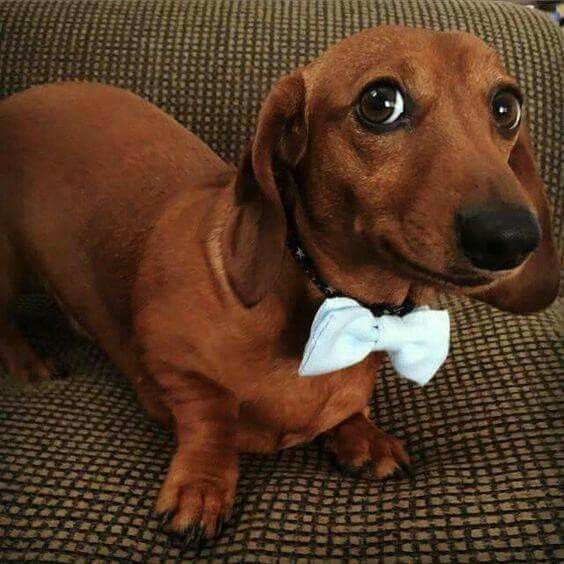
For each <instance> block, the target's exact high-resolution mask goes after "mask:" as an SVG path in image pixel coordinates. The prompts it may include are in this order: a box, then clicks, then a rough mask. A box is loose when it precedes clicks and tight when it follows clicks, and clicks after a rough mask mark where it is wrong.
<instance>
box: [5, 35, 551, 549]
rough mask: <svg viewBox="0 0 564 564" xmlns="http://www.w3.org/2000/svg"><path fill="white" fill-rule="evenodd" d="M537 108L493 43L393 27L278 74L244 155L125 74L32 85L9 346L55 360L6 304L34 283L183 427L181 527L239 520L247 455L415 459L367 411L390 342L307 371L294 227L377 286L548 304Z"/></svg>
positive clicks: (305, 280)
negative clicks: (125, 81) (146, 96)
mask: <svg viewBox="0 0 564 564" xmlns="http://www.w3.org/2000/svg"><path fill="white" fill-rule="evenodd" d="M522 114H523V94H522V93H521V90H520V88H519V85H518V83H517V81H516V80H515V79H514V78H512V77H511V76H509V75H508V74H507V72H506V71H505V70H504V69H503V67H502V64H501V63H500V60H499V59H498V57H497V55H496V54H495V53H494V51H493V50H492V49H490V48H489V47H488V46H487V45H486V44H485V43H484V42H482V41H481V40H480V39H478V38H477V37H475V36H473V35H470V34H467V33H462V32H433V31H427V30H423V29H414V28H404V27H397V26H381V27H376V28H372V29H366V30H364V31H362V32H360V33H358V34H355V35H353V36H351V37H349V38H347V39H345V40H343V41H341V42H340V43H338V44H336V45H334V46H332V47H331V48H329V50H327V51H326V52H325V53H324V54H323V55H322V56H321V57H319V58H318V59H316V60H314V61H313V62H311V63H309V64H308V65H306V66H304V67H302V68H299V69H297V70H296V71H294V72H292V73H291V74H289V75H286V76H284V77H282V78H281V79H280V80H279V81H278V82H277V83H276V84H275V85H274V87H273V88H272V90H271V91H270V93H269V94H268V95H267V97H266V99H265V101H264V103H263V104H262V107H261V110H260V112H259V116H258V121H257V126H256V130H255V133H254V136H253V138H252V141H251V143H250V144H249V146H248V147H247V148H246V150H245V151H244V154H243V156H242V158H241V161H240V164H239V166H238V167H234V166H232V165H230V164H227V163H225V162H224V161H223V160H221V159H220V158H219V157H218V156H217V155H216V154H215V153H214V152H213V151H212V150H211V149H210V148H209V147H208V146H207V145H206V144H204V142H203V141H201V140H200V139H199V138H197V137H196V136H195V135H193V134H192V133H190V132H188V131H187V130H185V129H184V128H183V127H182V126H181V125H180V124H179V123H178V122H176V121H175V120H173V119H172V118H171V117H169V116H167V115H166V114H165V113H164V112H163V111H161V110H160V109H158V108H157V107H155V106H153V105H151V104H150V103H148V102H146V101H144V100H142V99H141V98H139V97H137V96H135V95H134V94H132V93H130V92H127V91H125V90H122V89H118V88H115V87H111V86H106V85H102V84H89V83H81V82H74V83H73V82H69V83H65V82H62V83H58V84H51V85H42V86H37V87H33V88H31V89H29V90H26V91H24V92H20V93H16V94H14V95H12V96H10V97H8V98H6V99H5V100H3V101H1V102H0V203H1V206H0V358H1V359H2V360H3V361H4V363H5V364H6V366H7V370H8V371H9V372H10V373H11V374H12V375H13V376H14V377H16V378H17V379H21V380H32V381H35V380H42V379H44V378H47V377H49V375H50V373H51V372H52V369H53V365H52V364H53V363H52V360H49V359H44V358H40V357H39V356H38V354H37V353H36V352H34V351H33V350H32V348H31V347H30V345H29V344H28V343H27V342H26V341H25V339H24V337H23V335H22V334H21V332H19V330H18V328H17V327H16V326H14V325H13V324H12V323H11V322H10V320H9V310H10V304H11V303H12V302H13V299H14V298H15V297H16V296H17V295H19V294H21V293H22V291H23V289H24V288H25V287H26V284H27V283H28V281H29V280H32V279H33V280H38V281H40V282H41V284H43V285H44V287H45V288H46V289H47V290H48V292H49V293H50V294H51V295H52V296H53V297H54V298H55V299H56V300H57V301H58V302H59V303H60V305H61V308H62V310H63V312H64V313H66V314H67V315H68V316H69V317H70V318H72V319H73V320H74V321H75V322H76V323H78V325H79V326H80V327H82V328H83V329H84V330H85V331H86V332H87V333H88V335H89V336H90V337H91V338H92V339H93V340H94V341H95V342H97V343H98V344H99V345H100V346H101V347H102V348H103V350H105V351H106V353H107V354H108V355H109V357H110V358H111V360H112V361H113V362H114V363H115V365H116V366H117V367H118V368H119V370H120V371H121V372H123V373H124V374H125V375H126V376H127V377H128V378H129V380H130V381H131V383H132V385H133V386H134V388H135V390H136V393H137V396H138V398H139V401H140V403H141V404H142V405H143V406H144V408H145V409H146V411H147V412H148V415H149V416H150V417H152V418H153V419H155V420H156V421H158V422H160V423H161V424H162V425H166V426H168V427H170V428H172V429H173V431H174V434H175V438H176V450H175V453H174V455H173V457H172V461H171V463H170V466H169V470H168V473H167V475H166V478H165V480H164V483H163V485H162V487H161V489H160V493H159V495H158V499H157V502H156V511H157V512H158V514H159V515H161V516H162V517H163V523H164V526H165V527H166V528H168V529H169V530H170V531H172V532H174V533H176V534H178V535H182V538H183V539H185V540H186V542H187V543H193V542H194V543H195V542H198V541H202V540H204V539H208V538H212V537H213V536H215V535H216V534H218V532H219V530H220V529H221V526H222V524H223V523H224V522H225V520H226V519H228V518H229V516H230V513H231V511H232V506H233V500H234V495H235V490H236V484H237V479H238V455H239V453H272V452H275V451H278V450H279V449H283V448H287V447H291V446H293V445H298V444H301V443H306V442H308V441H312V440H313V439H314V438H318V437H323V438H324V441H325V445H326V448H327V450H328V451H329V453H330V454H331V456H333V457H334V458H335V460H336V461H337V462H338V463H339V464H341V465H342V466H344V467H350V468H351V469H353V470H357V469H359V468H368V469H369V471H370V473H371V474H372V475H373V476H374V477H376V478H383V477H387V476H389V475H391V474H393V473H394V472H395V471H396V470H398V469H399V468H401V466H402V465H404V464H408V463H409V456H408V454H407V452H406V450H405V448H404V445H403V443H402V441H400V440H398V439H396V438H394V437H392V436H389V435H387V434H386V433H385V432H384V431H382V430H381V429H379V428H378V427H377V426H376V425H375V424H374V423H372V422H371V421H370V420H369V417H368V415H369V413H368V402H369V400H370V398H371V395H372V392H373V387H374V385H375V380H376V377H377V371H378V367H379V366H380V365H381V363H382V359H383V356H382V353H373V354H371V355H369V356H368V357H367V358H366V359H365V360H363V361H362V362H359V363H357V364H355V365H354V366H351V367H348V368H344V369H341V370H336V371H334V372H331V373H329V374H326V375H322V376H316V377H310V378H305V377H301V376H300V375H299V374H298V366H299V363H300V359H301V356H302V353H303V350H304V344H305V343H306V341H307V339H308V335H309V331H310V327H311V323H312V319H313V317H314V315H315V313H316V310H317V309H318V308H319V306H320V304H321V303H322V301H323V299H324V295H323V294H322V293H321V292H320V290H319V288H318V285H316V284H315V283H314V281H312V279H311V277H310V276H308V273H307V272H305V271H304V269H303V268H302V265H300V264H299V263H298V262H297V261H296V260H295V258H294V256H293V254H292V252H291V251H290V249H289V247H288V245H287V241H288V240H289V238H290V237H292V236H299V240H300V241H301V243H302V245H303V247H304V249H306V250H307V254H308V257H309V258H310V260H311V263H312V264H313V265H315V270H316V272H317V274H318V275H319V277H321V278H322V279H323V280H324V281H325V282H326V283H327V284H328V285H330V286H331V287H333V288H337V289H339V290H340V291H342V292H343V293H346V295H348V296H352V297H353V298H354V299H356V300H359V301H361V302H364V303H383V304H390V305H391V306H401V305H402V304H404V303H406V301H407V300H410V301H411V302H413V303H414V304H423V303H427V302H428V301H429V300H431V299H433V297H434V296H435V295H436V293H437V292H458V293H461V294H464V295H466V296H470V297H473V298H475V299H478V300H482V301H484V302H487V303H489V304H492V305H493V306H495V307H498V308H500V309H502V310H506V311H510V312H516V313H528V312H534V311H537V310H540V309H542V308H544V307H546V306H548V305H549V304H550V303H551V302H552V301H553V299H554V298H555V296H556V295H557V292H558V284H559V259H558V256H557V251H556V249H555V244H554V242H553V239H552V237H551V226H550V221H551V220H550V213H549V206H548V202H547V196H546V193H545V188H544V186H543V183H542V180H541V178H540V177H539V174H538V172H537V170H536V167H535V162H534V156H533V151H532V146H531V140H530V136H529V133H528V132H527V128H526V125H525V119H524V116H523V115H522Z"/></svg>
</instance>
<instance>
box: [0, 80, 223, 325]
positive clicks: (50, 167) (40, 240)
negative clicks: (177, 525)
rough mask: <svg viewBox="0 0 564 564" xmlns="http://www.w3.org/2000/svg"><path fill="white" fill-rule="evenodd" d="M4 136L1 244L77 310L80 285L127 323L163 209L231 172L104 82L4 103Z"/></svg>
mask: <svg viewBox="0 0 564 564" xmlns="http://www.w3.org/2000/svg"><path fill="white" fill-rule="evenodd" d="M0 139H1V140H2V141H1V145H0V198H1V202H2V205H1V206H0V222H1V223H0V225H1V227H0V231H1V232H2V233H3V237H4V239H5V240H6V243H5V245H8V242H7V240H8V239H9V241H10V244H11V245H12V246H14V247H15V248H16V251H15V254H17V255H18V256H19V257H22V256H25V262H27V263H29V264H31V263H33V267H34V269H38V270H39V271H40V272H41V273H44V274H45V275H48V277H49V279H48V280H47V282H48V284H49V285H50V286H51V287H53V290H54V291H55V292H56V293H57V294H58V295H59V296H60V297H61V298H62V301H63V302H66V303H68V302H70V305H71V308H72V309H73V310H74V309H75V308H76V309H78V310H80V309H83V308H84V307H85V305H86V304H83V303H76V304H75V303H73V301H74V300H73V294H74V292H73V287H74V285H75V284H76V283H77V280H81V283H82V284H84V283H89V284H91V285H92V287H93V288H92V290H93V292H92V295H93V297H94V295H95V296H96V300H102V301H103V302H104V306H105V308H104V309H108V310H111V311H112V316H115V317H118V318H120V319H123V320H125V319H127V318H128V317H129V311H128V308H129V304H128V299H129V296H130V294H131V284H132V281H133V278H134V276H135V272H136V268H137V264H138V262H139V260H140V258H141V256H140V255H141V252H142V248H143V243H144V240H145V238H146V236H147V234H148V232H149V231H150V229H151V227H152V225H153V224H154V222H155V220H156V218H157V217H158V216H159V214H160V213H161V211H162V209H163V206H164V205H165V204H166V202H167V201H169V200H170V199H171V198H173V197H174V196H175V195H176V194H177V193H179V192H181V191H182V192H184V193H186V192H187V191H189V190H190V188H191V187H194V189H195V187H197V186H214V185H219V184H221V179H222V178H225V177H227V176H228V175H230V174H232V170H231V169H230V167H228V166H227V165H226V164H225V163H223V161H221V159H219V158H218V157H217V155H215V153H213V152H212V151H211V150H210V149H209V148H208V147H207V146H206V145H205V144H204V143H203V142H202V141H200V140H199V139H198V138H197V137H196V136H195V135H192V134H190V133H189V132H187V131H186V130H185V129H184V128H182V127H181V126H180V124H178V122H176V121H175V120H173V119H172V118H171V117H169V116H167V115H166V114H165V113H164V112H162V111H160V110H159V109H158V108H156V107H155V106H153V105H151V104H149V103H148V102H145V101H144V100H142V99H141V98H139V97H137V96H135V95H133V94H131V93H129V92H127V91H125V90H121V89H118V88H114V87H109V86H105V85H98V84H87V83H59V84H54V85H47V86H39V87H36V88H32V89H30V90H27V91H25V92H23V93H20V94H16V95H14V96H12V97H10V98H7V99H6V100H4V101H2V102H1V103H0ZM11 252H12V253H14V251H11ZM6 254H7V251H6ZM12 260H13V259H12ZM86 281H88V282H86ZM116 282H117V284H116ZM98 305H101V304H98Z"/></svg>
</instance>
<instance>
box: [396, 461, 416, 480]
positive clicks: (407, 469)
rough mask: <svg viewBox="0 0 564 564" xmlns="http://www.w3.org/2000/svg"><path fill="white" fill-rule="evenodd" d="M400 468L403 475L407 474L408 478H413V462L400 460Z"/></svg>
mask: <svg viewBox="0 0 564 564" xmlns="http://www.w3.org/2000/svg"><path fill="white" fill-rule="evenodd" d="M398 468H399V470H400V472H401V474H402V475H403V476H407V477H408V478H413V476H414V472H413V468H412V466H411V464H409V463H407V462H403V461H402V462H399V463H398Z"/></svg>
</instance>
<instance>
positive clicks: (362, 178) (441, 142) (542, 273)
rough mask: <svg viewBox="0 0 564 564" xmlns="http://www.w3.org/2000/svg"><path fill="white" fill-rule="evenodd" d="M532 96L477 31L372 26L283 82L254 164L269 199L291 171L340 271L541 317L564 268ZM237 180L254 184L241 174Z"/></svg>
mask: <svg viewBox="0 0 564 564" xmlns="http://www.w3.org/2000/svg"><path fill="white" fill-rule="evenodd" d="M522 100H523V94H522V93H521V91H520V89H519V86H518V85H517V83H516V81H515V79H513V78H512V77H511V76H509V75H508V74H507V73H506V72H505V71H504V69H503V67H502V65H501V63H500V61H499V59H498V57H497V56H496V54H495V53H494V52H493V51H492V50H491V49H490V48H489V47H487V45H486V44H485V43H483V42H482V41H481V40H479V39H478V38H476V37H474V36H472V35H469V34H465V33H435V32H430V31H425V30H420V29H410V28H399V27H380V28H374V29H370V30H366V31H364V32H361V33H359V34H357V35H354V36H352V37H350V38H348V39H346V40H345V41H343V42H341V43H339V44H338V45H336V46H334V47H332V48H331V49H330V50H328V51H327V52H326V53H325V54H324V55H323V56H322V57H321V58H320V59H318V60H317V61H315V62H314V63H312V64H311V65H309V66H308V67H306V68H305V69H302V70H299V71H297V72H296V73H294V74H293V75H290V76H289V77H286V78H285V79H283V80H282V81H280V83H278V85H277V86H276V87H275V89H274V90H273V91H272V93H271V95H270V96H269V98H268V99H267V101H266V103H265V105H264V106H263V110H262V111H261V116H260V120H259V127H258V130H257V136H256V137H255V140H254V145H253V151H252V154H251V156H250V157H249V161H248V166H249V167H251V166H252V173H253V174H252V176H253V179H254V181H255V183H256V186H257V187H258V188H259V191H260V193H261V195H262V196H261V197H262V198H264V195H265V194H266V196H267V201H270V200H273V201H274V200H276V196H274V198H272V194H270V193H269V191H268V189H266V190H265V186H267V185H268V184H269V183H271V184H272V183H273V184H275V185H276V184H277V185H276V186H274V187H273V190H274V191H277V192H278V193H279V191H280V190H284V187H281V186H280V181H278V182H277V181H276V178H275V176H276V174H278V176H280V172H279V170H278V171H277V170H276V169H277V168H280V167H282V168H284V167H286V168H287V169H288V170H289V171H290V173H291V174H292V175H293V177H294V178H295V179H296V186H297V189H296V190H295V192H296V193H295V194H290V195H288V194H284V197H285V198H288V197H290V199H292V200H293V203H294V205H295V206H296V207H297V208H299V211H300V217H301V223H302V226H304V223H307V226H304V228H305V227H307V232H308V237H309V238H314V239H315V241H316V245H317V246H319V247H321V248H324V249H326V250H327V252H328V253H330V254H332V256H333V258H334V259H335V260H336V261H340V262H341V263H345V264H346V263H350V265H351V268H354V263H359V264H360V263H363V264H370V263H374V265H375V267H377V265H378V264H382V262H385V263H386V264H387V265H388V267H390V268H393V269H396V270H397V271H398V273H401V275H403V276H406V277H408V278H410V279H413V280H419V281H422V282H424V283H430V284H432V285H445V284H448V285H451V286H452V285H455V286H457V287H461V288H463V289H464V290H465V291H466V292H467V293H474V294H476V295H477V297H481V298H482V299H485V300H486V301H491V302H493V303H494V304H495V305H498V306H499V307H502V308H505V309H511V310H515V311H530V310H535V309H538V308H540V307H543V306H545V305H547V304H548V303H550V302H551V301H552V300H553V298H554V296H555V293H556V292H557V288H558V270H559V268H558V259H557V256H556V252H555V250H554V245H553V243H552V239H551V235H550V219H549V214H548V207H547V202H546V196H545V194H544V188H543V186H542V182H541V180H540V178H539V177H538V174H537V172H536V170H535V165H534V159H533V157H532V152H531V147H530V141H529V138H528V133H527V131H526V127H525V125H524V123H523V107H522ZM282 176H283V175H282ZM240 179H241V183H244V184H245V186H248V185H249V179H248V175H247V174H245V167H244V166H243V168H242V173H241V174H240ZM267 188H268V187H267ZM240 193H241V194H244V193H247V194H248V188H247V191H246V192H245V190H241V191H240ZM243 200H245V198H244V197H243V198H242V201H243ZM274 206H275V207H279V206H280V204H279V202H277V201H275V202H274ZM269 213H270V216H269V218H268V221H267V223H269V224H270V225H271V226H272V225H273V224H275V223H276V222H277V221H278V222H279V221H283V219H282V220H281V219H280V214H278V215H277V214H276V213H273V210H271V211H270V212H269ZM264 221H266V219H264ZM259 223H260V222H258V223H257V222H256V221H255V224H256V225H258V224H259ZM263 236H264V233H263ZM271 237H272V235H271ZM273 244H276V245H279V244H280V240H277V241H276V242H275V243H273ZM306 244H307V241H306ZM247 270H248V268H247ZM535 270H536V272H535ZM330 282H333V283H336V285H338V281H332V280H330Z"/></svg>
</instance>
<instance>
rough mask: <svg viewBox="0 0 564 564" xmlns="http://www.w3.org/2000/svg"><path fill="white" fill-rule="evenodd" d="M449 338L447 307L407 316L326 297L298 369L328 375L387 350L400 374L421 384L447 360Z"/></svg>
mask: <svg viewBox="0 0 564 564" xmlns="http://www.w3.org/2000/svg"><path fill="white" fill-rule="evenodd" d="M449 338H450V322H449V315H448V312H447V311H445V310H432V309H429V307H427V306H423V307H419V308H416V309H415V310H413V311H412V312H411V313H408V314H407V315H405V316H403V317H399V316H397V315H382V316H380V317H376V316H374V314H373V313H372V312H371V311H370V310H369V309H367V308H365V307H363V306H361V305H360V304H359V303H358V302H357V301H355V300H353V299H351V298H328V299H326V300H325V301H324V302H323V304H322V305H321V307H320V308H319V311H318V312H317V314H316V315H315V319H314V320H313V324H312V326H311V333H310V336H309V340H308V342H307V343H306V346H305V350H304V356H303V359H302V362H301V365H300V369H299V373H300V375H301V376H316V375H318V374H326V373H327V372H333V371H335V370H340V369H341V368H346V367H348V366H352V365H353V364H357V363H358V362H361V361H363V360H364V359H365V358H366V357H367V356H368V355H369V354H370V353H371V352H372V351H386V352H387V353H388V354H389V356H390V360H391V362H392V365H393V367H394V368H395V369H396V371H397V372H398V373H399V374H400V375H401V376H403V377H405V378H408V379H409V380H413V381H414V382H417V383H418V384H419V385H421V386H423V385H424V384H426V383H427V382H428V381H429V380H430V379H431V378H432V377H433V375H434V374H435V372H437V370H438V369H439V368H440V367H441V365H442V364H443V362H444V361H445V359H446V357H447V355H448V349H449Z"/></svg>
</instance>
